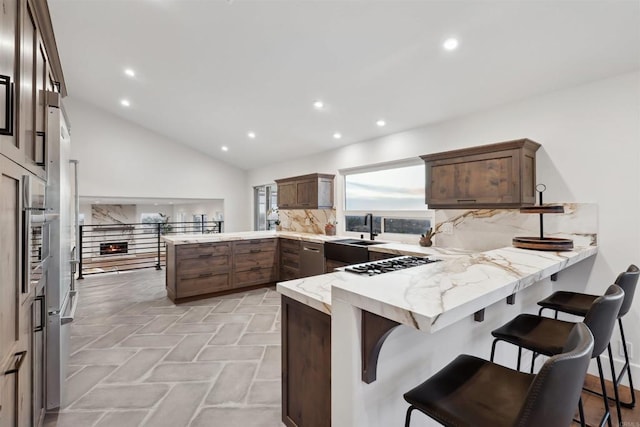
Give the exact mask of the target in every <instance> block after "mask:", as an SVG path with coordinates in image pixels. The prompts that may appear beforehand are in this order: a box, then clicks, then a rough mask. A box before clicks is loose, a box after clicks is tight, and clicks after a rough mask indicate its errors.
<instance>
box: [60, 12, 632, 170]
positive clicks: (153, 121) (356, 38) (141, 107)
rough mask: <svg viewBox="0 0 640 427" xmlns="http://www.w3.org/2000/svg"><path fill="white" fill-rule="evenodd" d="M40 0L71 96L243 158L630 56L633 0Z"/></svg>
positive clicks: (560, 83) (600, 70)
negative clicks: (454, 43) (451, 42)
mask: <svg viewBox="0 0 640 427" xmlns="http://www.w3.org/2000/svg"><path fill="white" fill-rule="evenodd" d="M49 7H50V10H51V15H52V20H53V25H54V29H55V34H56V39H57V43H58V48H59V51H60V55H61V59H62V65H63V69H64V73H65V79H66V82H67V86H68V90H69V95H70V96H71V97H74V98H79V99H82V100H84V101H86V102H89V103H92V104H95V105H97V106H99V107H100V108H102V109H104V110H106V111H109V112H111V113H113V114H116V115H118V116H121V117H123V118H125V119H127V120H130V121H131V122H134V123H136V124H139V125H141V126H144V127H146V128H148V129H151V130H153V131H155V132H157V133H159V134H162V135H164V136H167V137H169V138H171V139H173V140H174V141H176V142H179V143H183V144H186V145H189V146H191V147H194V148H195V149H197V150H200V151H202V152H204V153H207V154H209V155H211V156H213V157H215V158H218V159H220V160H222V161H225V162H228V163H230V164H233V165H236V166H238V167H240V168H243V169H252V168H255V167H259V166H260V165H263V164H269V163H273V162H279V161H284V160H289V159H294V158H296V157H301V156H306V155H310V154H313V153H316V152H321V151H325V150H328V149H331V148H335V147H338V146H342V145H347V144H351V143H354V142H359V141H364V140H367V139H371V138H375V137H378V136H382V135H385V134H390V133H394V132H398V131H400V130H405V129H409V128H413V127H416V126H420V125H424V124H428V123H434V122H438V121H441V120H445V119H448V118H452V117H455V116H459V115H464V114H467V113H470V112H473V111H477V110H481V109H486V108H489V107H492V106H496V105H500V104H504V103H507V102H511V101H515V100H519V99H523V98H527V97H531V96H534V95H536V94H541V93H546V92H550V91H554V90H557V89H561V88H564V87H569V86H575V85H579V84H581V83H585V82H589V81H593V80H597V79H601V78H604V77H607V76H612V75H616V74H621V73H625V72H629V71H632V70H638V69H639V68H640V2H638V1H580V0H577V1H569V0H557V1H478V0H474V1H417V0H412V1H403V0H393V1H391V0H389V1H364V0H363V1H304V0H290V1H284V0H283V1H248V0H247V1H243V0H235V1H231V0H228V1H222V0H209V1H205V0H192V1H185V0H129V1H114V0H91V1H87V0H49ZM450 37H455V38H457V39H458V40H459V47H458V49H456V50H454V51H446V50H444V49H443V48H442V44H443V42H444V41H445V40H446V39H448V38H450ZM127 68H130V69H132V70H134V71H135V77H129V76H127V75H125V73H124V70H125V69H127ZM123 99H126V100H128V101H129V102H130V106H129V107H124V106H122V105H121V101H122V100H123ZM316 100H322V101H323V102H324V104H325V105H324V107H323V108H322V109H321V110H317V109H315V108H314V107H313V102H314V101H316ZM71 119H72V122H73V117H72V118H71ZM379 119H383V120H385V121H386V126H384V127H379V126H377V125H376V121H377V120H379ZM248 132H255V138H253V139H252V138H250V137H248ZM336 132H339V133H340V134H341V135H342V137H341V138H340V139H335V138H334V137H333V135H334V133H336ZM222 146H226V147H228V151H226V152H225V151H222V150H221V147H222Z"/></svg>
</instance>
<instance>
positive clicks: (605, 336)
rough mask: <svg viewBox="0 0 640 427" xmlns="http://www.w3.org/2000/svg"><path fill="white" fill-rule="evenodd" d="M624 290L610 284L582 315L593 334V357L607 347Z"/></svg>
mask: <svg viewBox="0 0 640 427" xmlns="http://www.w3.org/2000/svg"><path fill="white" fill-rule="evenodd" d="M623 299H624V291H623V290H622V288H620V286H618V285H611V286H609V288H608V289H607V292H605V294H604V295H602V296H601V297H598V298H596V299H595V300H594V301H593V304H591V308H589V311H587V315H586V316H585V317H584V323H585V324H586V325H587V326H588V327H589V329H590V330H591V333H592V334H593V355H592V356H593V357H597V356H599V355H600V354H602V352H603V351H604V349H605V348H607V345H608V344H609V341H611V334H613V326H614V325H615V324H616V319H617V318H618V313H619V312H620V307H621V306H622V301H623Z"/></svg>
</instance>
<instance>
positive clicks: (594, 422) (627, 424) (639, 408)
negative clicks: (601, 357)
mask: <svg viewBox="0 0 640 427" xmlns="http://www.w3.org/2000/svg"><path fill="white" fill-rule="evenodd" d="M605 369H606V368H605ZM634 379H635V378H634ZM636 381H637V380H636ZM607 383H608V384H607V385H608V389H607V394H608V395H609V396H613V388H612V385H611V382H607ZM585 386H586V387H588V388H589V389H591V390H597V391H600V380H599V379H598V377H595V376H592V375H588V376H587V380H586V381H585ZM629 396H630V395H629V387H620V399H621V400H622V401H630V398H629ZM636 399H640V392H638V391H637V390H636ZM582 401H583V403H584V411H585V418H586V420H587V424H588V425H589V426H598V425H599V423H600V419H601V418H602V415H603V413H604V402H603V399H602V397H600V396H597V395H595V394H592V393H589V392H583V393H582ZM609 409H610V410H611V416H612V420H613V425H614V426H619V425H620V424H619V423H618V416H617V414H616V405H615V403H614V402H612V401H610V402H609ZM574 425H580V424H579V423H574ZM622 426H623V427H640V402H638V404H637V405H636V407H635V408H633V409H627V408H622Z"/></svg>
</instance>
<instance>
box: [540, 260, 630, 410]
mask: <svg viewBox="0 0 640 427" xmlns="http://www.w3.org/2000/svg"><path fill="white" fill-rule="evenodd" d="M638 276H640V269H638V267H636V266H635V265H633V264H631V265H630V266H629V268H627V271H625V272H622V273H620V274H619V275H618V277H617V278H616V281H615V284H616V285H618V286H620V287H621V288H622V290H623V291H624V301H623V302H622V307H620V312H619V313H618V328H619V329H620V338H622V343H623V344H622V349H623V352H624V366H623V367H622V369H621V370H620V374H618V375H617V377H616V383H617V384H620V381H621V380H622V379H623V378H624V376H625V374H626V375H627V378H628V379H629V388H630V389H631V401H630V402H624V401H620V405H622V406H624V407H625V408H633V407H635V406H636V393H635V390H634V389H633V378H631V367H630V366H629V352H628V350H627V341H626V339H625V336H624V327H623V326H622V318H623V317H624V316H625V315H626V314H627V312H629V309H630V308H631V303H632V302H633V295H634V293H635V291H636V285H637V284H638ZM596 298H598V296H597V295H589V294H582V293H578V292H565V291H558V292H554V293H553V294H551V295H550V296H548V297H547V298H545V299H543V300H542V301H540V302H538V305H539V306H541V308H540V311H539V313H540V314H542V310H544V309H545V308H546V309H550V310H555V318H556V319H557V318H558V312H559V311H561V312H563V313H569V314H573V315H575V316H582V317H584V316H585V315H586V314H587V312H588V311H589V307H591V304H592V303H593V301H594V300H595V299H596ZM608 351H609V360H610V362H611V364H612V365H613V357H612V356H613V353H612V351H611V343H609V348H608ZM589 391H590V392H592V393H595V394H598V395H601V394H602V393H598V392H597V391H593V390H589Z"/></svg>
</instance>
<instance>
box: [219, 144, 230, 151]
mask: <svg viewBox="0 0 640 427" xmlns="http://www.w3.org/2000/svg"><path fill="white" fill-rule="evenodd" d="M220 149H221V150H222V151H229V147H227V146H226V145H223V146H222V147H220Z"/></svg>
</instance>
